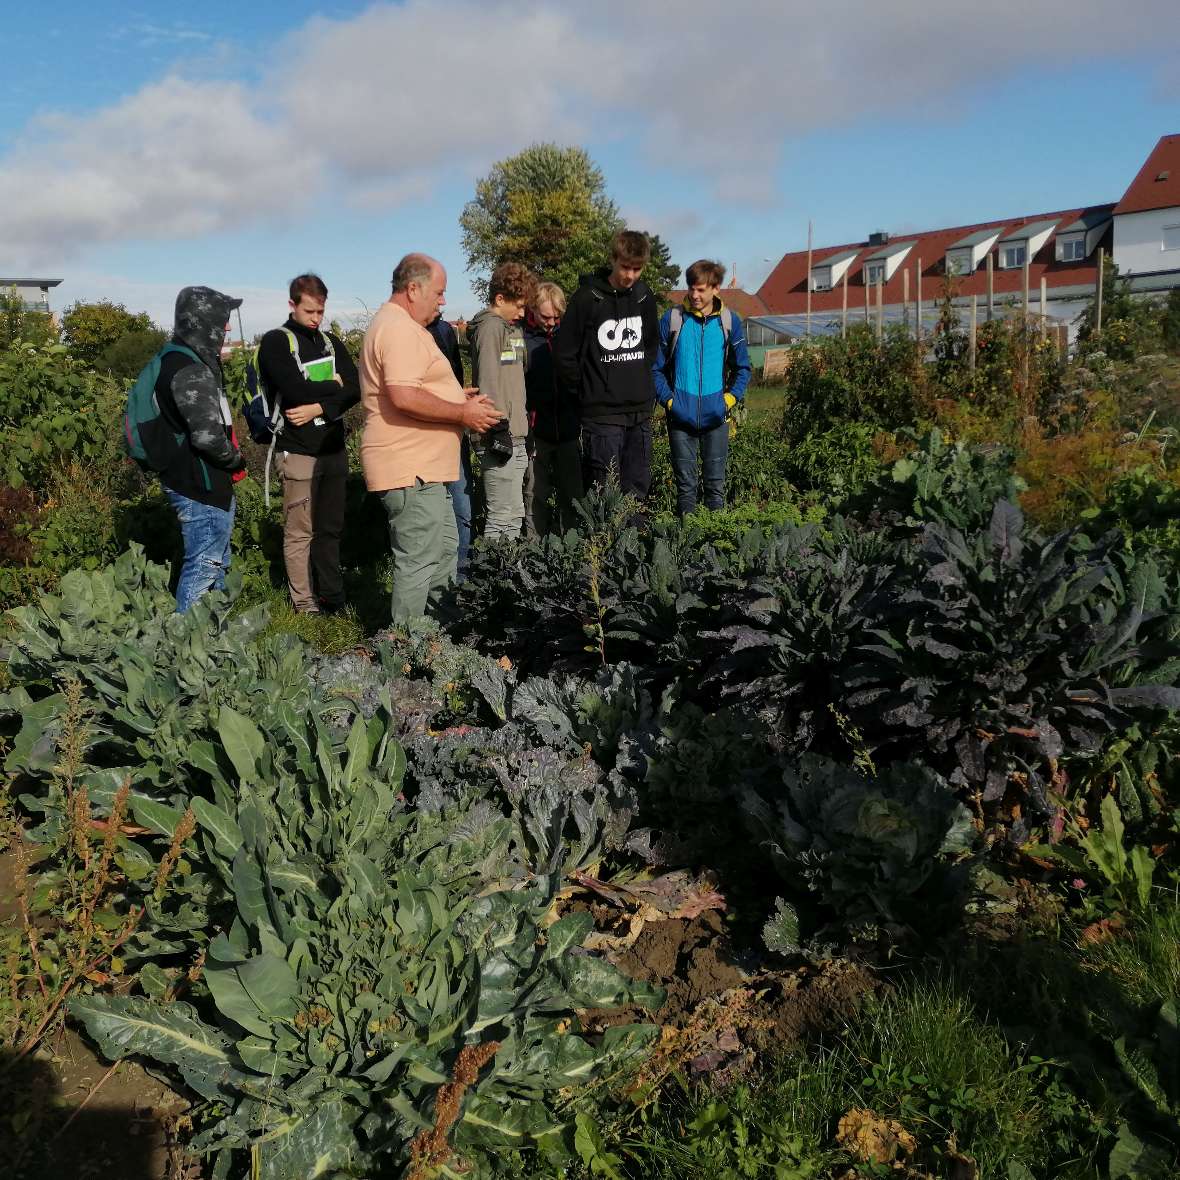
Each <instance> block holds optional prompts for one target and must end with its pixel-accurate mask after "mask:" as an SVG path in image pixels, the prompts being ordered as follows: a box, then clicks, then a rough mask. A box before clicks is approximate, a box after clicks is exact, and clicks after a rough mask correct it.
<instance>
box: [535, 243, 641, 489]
mask: <svg viewBox="0 0 1180 1180" xmlns="http://www.w3.org/2000/svg"><path fill="white" fill-rule="evenodd" d="M650 256H651V246H650V244H649V243H648V240H647V235H646V234H641V233H637V232H636V231H635V230H628V229H625V230H620V231H619V232H618V233H617V234H615V238H614V241H613V242H612V244H611V265H610V267H609V268H608V267H603V268H602V269H601V270H600V271H596V272H595V273H594V274H592V275H588V276H586V277H585V278H583V279H582V282H581V285H580V286H579V287H578V289H577V291H576V292H575V293H574V297H573V298H572V299H571V300H570V304H569V307H568V308H567V309H566V313H565V317H564V318H563V319H562V321H561V327H560V328H558V330H557V335H556V337H555V338H554V341H553V362H554V365H555V367H556V369H557V377H558V381H559V382H560V387H561V390H562V392H563V393H564V394H565V396H572V397H574V398H576V399H577V402H578V405H579V409H580V412H581V419H582V478H583V481H584V483H585V485H586V486H587V487H592V486H601V485H603V484H605V483H606V481H607V477H608V475H609V474H610V472H611V471H614V473H615V476H616V478H617V479H618V481H619V486H620V488H621V489H622V490H623V491H624V492H629V493H630V494H631V495H634V496H638V497H639V498H640V499H644V498H646V496H647V491H648V487H649V486H650V484H651V413H652V407H653V405H654V404H655V384H654V380H653V377H652V365H653V364H654V363H655V360H656V352H657V350H658V346H659V337H660V326H659V311H658V309H657V307H656V300H655V296H654V295H653V294H652V293H651V291H650V290H649V289H648V287H647V285H646V284H645V283H643V282H642V281H641V280H640V278H639V275H640V272H641V271H642V270H643V268H644V266H645V265H646V264H647V260H648V258H649V257H650Z"/></svg>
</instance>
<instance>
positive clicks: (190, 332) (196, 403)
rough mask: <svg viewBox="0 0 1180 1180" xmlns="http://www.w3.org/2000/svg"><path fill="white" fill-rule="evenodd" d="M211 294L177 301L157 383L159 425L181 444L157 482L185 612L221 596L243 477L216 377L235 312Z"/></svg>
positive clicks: (197, 291) (200, 290) (231, 303)
mask: <svg viewBox="0 0 1180 1180" xmlns="http://www.w3.org/2000/svg"><path fill="white" fill-rule="evenodd" d="M241 303H242V301H241V300H240V299H232V298H231V297H230V296H228V295H223V294H222V293H221V292H220V291H214V290H213V288H212V287H185V288H184V289H183V290H182V291H181V292H180V294H179V295H177V297H176V316H175V321H174V324H173V329H172V343H173V344H180V345H183V346H184V347H185V348H187V349H190V350H191V351H192V352H193V353H195V354H196V355H197V356H198V357H199V358H200V359H199V360H198V361H194V360H192V359H191V357H188V356H185V355H184V353H179V352H170V353H167V354H166V355H165V356H164V358H163V360H162V361H161V362H160V375H159V377H158V378H157V379H156V390H155V392H156V401H157V402H158V403H159V406H160V413H161V415H162V417H163V418H164V420H165V421H167V422H168V423H170V424H171V425H172V428H173V429H174V430H177V431H182V432H183V434H184V436H185V445H183V446H181V447H180V448H179V449H178V450H177V452H176V454H175V455H174V456H173V458H172V459H171V461H170V462H169V464H168V466H167V467H166V468H165V469H164V470H163V471H161V472H160V482H161V483H162V484H163V485H164V492H165V493H166V495H167V496H168V499H169V501H170V502H171V504H172V507H173V508H174V509H175V510H176V516H177V518H178V519H179V521H180V533H181V537H182V539H183V541H184V559H183V562H182V564H181V567H180V581H179V583H178V584H177V587H176V609H177V610H178V611H186V610H188V608H189V607H190V606H192V604H193V603H194V602H196V601H197V599H199V598H200V597H201V596H202V595H203V594H204V593H205V592H206V591H207V590H211V589H214V590H222V589H224V588H225V575H226V572H227V571H228V570H229V560H230V556H229V546H230V535H231V534H232V532H233V527H234V484H235V483H236V482H237V481H238V480H239V479H241V478H242V477H243V475H245V468H244V467H243V466H242V455H241V452H240V451H239V450H238V443H237V438H236V437H235V435H234V428H233V419H232V417H231V415H230V409H229V402H228V401H227V400H226V397H225V389H224V386H223V380H222V374H221V346H222V344H223V343H224V342H225V332H226V328H227V327H228V326H229V316H230V312H232V311H233V310H234V309H235V308H237V307H240V306H241Z"/></svg>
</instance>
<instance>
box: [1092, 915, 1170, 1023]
mask: <svg viewBox="0 0 1180 1180" xmlns="http://www.w3.org/2000/svg"><path fill="white" fill-rule="evenodd" d="M1082 953H1083V959H1084V961H1085V962H1086V963H1088V964H1089V965H1090V966H1091V968H1092V969H1094V970H1096V971H1102V972H1105V973H1106V974H1107V975H1108V976H1109V977H1110V978H1112V979H1114V980H1116V981H1117V982H1118V985H1119V987H1120V989H1121V990H1122V992H1123V995H1124V996H1125V997H1126V999H1127V1000H1128V1001H1130V1002H1131V1003H1132V1004H1137V1005H1139V1006H1141V1007H1144V1008H1150V1007H1154V1006H1156V1005H1158V1004H1163V1003H1167V1002H1168V1001H1171V1002H1172V1003H1176V1002H1178V1001H1180V897H1177V895H1176V893H1172V894H1171V895H1170V896H1165V897H1164V898H1163V900H1162V901H1155V902H1154V903H1153V904H1152V905H1151V906H1149V907H1148V908H1147V909H1145V910H1142V911H1140V912H1139V913H1138V914H1136V915H1135V917H1134V918H1133V919H1132V920H1131V922H1130V924H1129V926H1128V928H1127V930H1126V932H1125V933H1124V934H1123V935H1121V936H1119V937H1115V938H1110V939H1107V940H1106V941H1103V942H1099V943H1095V944H1093V945H1090V946H1087V947H1085V948H1084V949H1083V952H1082Z"/></svg>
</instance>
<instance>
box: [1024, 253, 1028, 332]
mask: <svg viewBox="0 0 1180 1180" xmlns="http://www.w3.org/2000/svg"><path fill="white" fill-rule="evenodd" d="M1024 318H1025V319H1026V320H1027V319H1028V248H1027V247H1025V251H1024Z"/></svg>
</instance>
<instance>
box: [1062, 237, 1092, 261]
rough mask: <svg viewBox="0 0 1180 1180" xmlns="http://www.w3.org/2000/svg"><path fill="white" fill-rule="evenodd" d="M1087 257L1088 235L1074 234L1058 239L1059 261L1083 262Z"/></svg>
mask: <svg viewBox="0 0 1180 1180" xmlns="http://www.w3.org/2000/svg"><path fill="white" fill-rule="evenodd" d="M1085 257H1086V235H1085V234H1074V235H1072V236H1071V237H1068V238H1060V237H1059V238H1058V239H1057V261H1058V262H1081V261H1082V260H1083V259H1084V258H1085Z"/></svg>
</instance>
